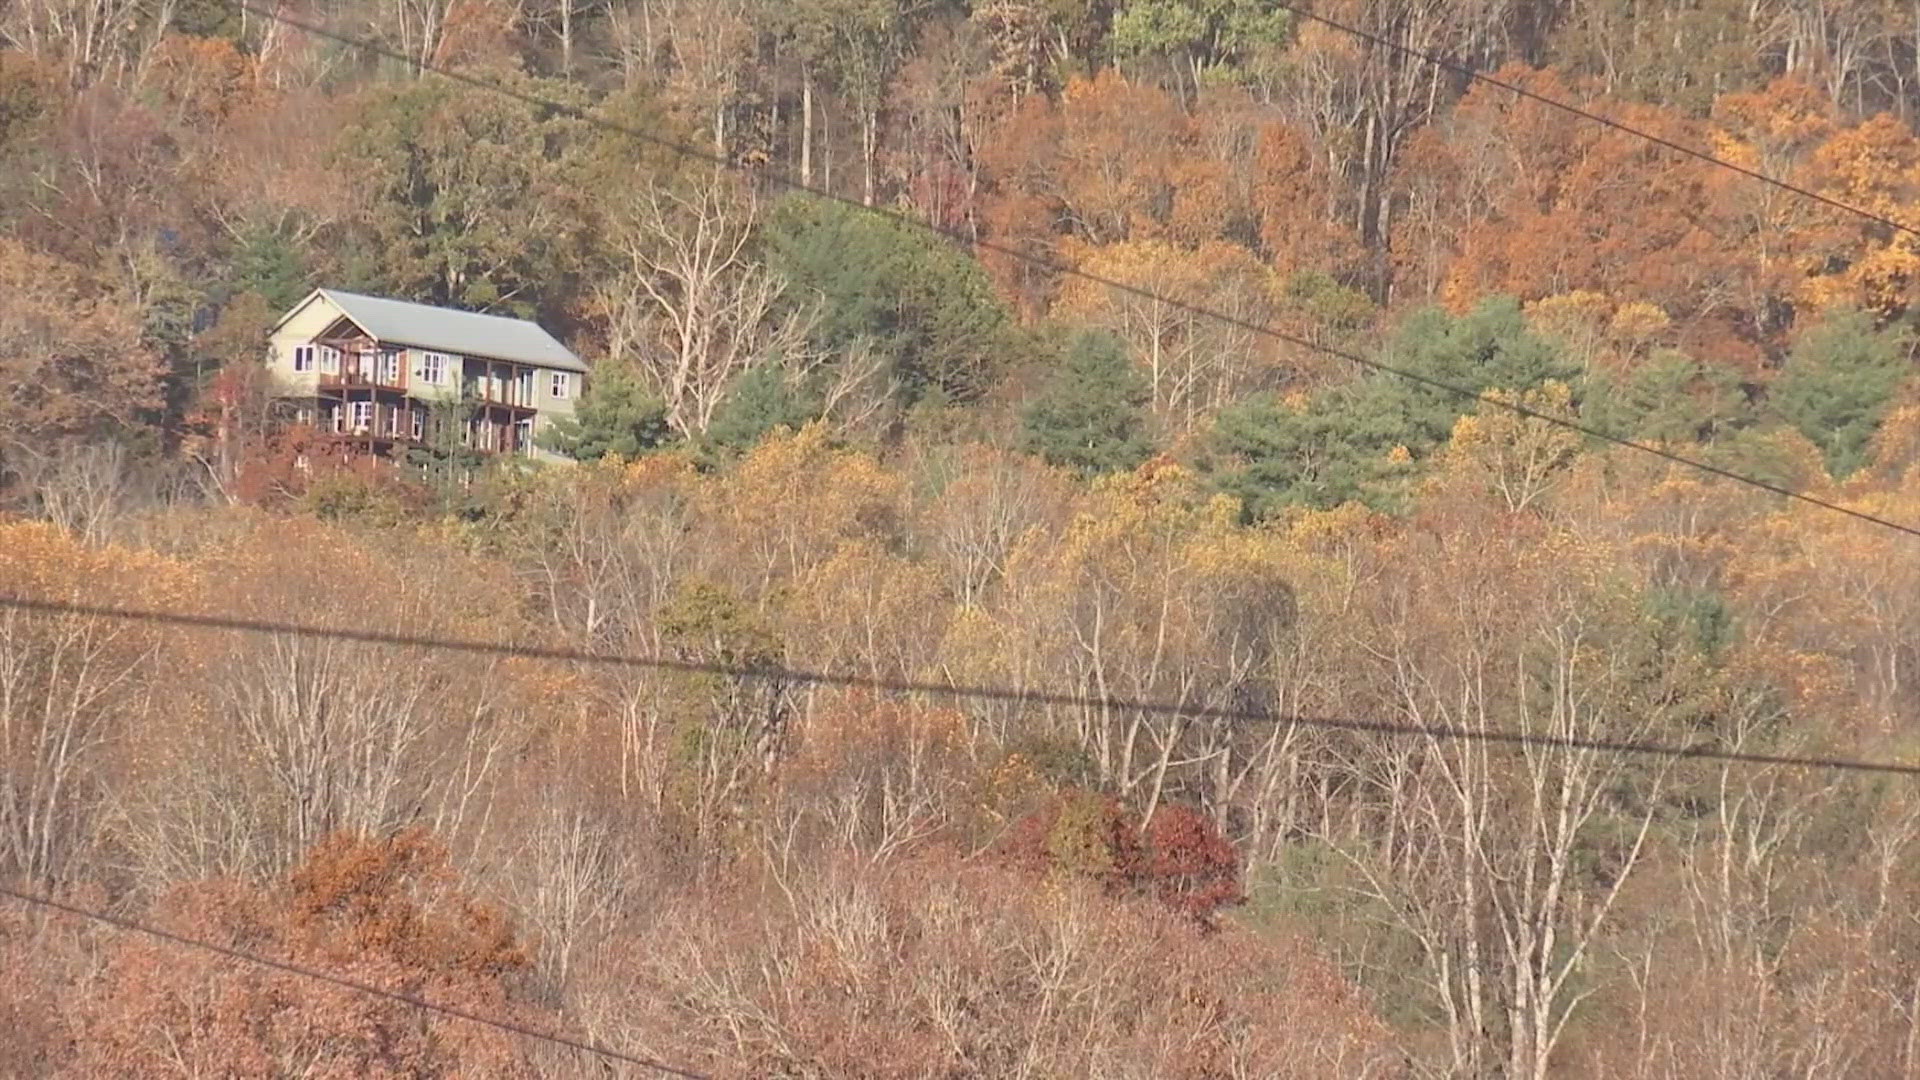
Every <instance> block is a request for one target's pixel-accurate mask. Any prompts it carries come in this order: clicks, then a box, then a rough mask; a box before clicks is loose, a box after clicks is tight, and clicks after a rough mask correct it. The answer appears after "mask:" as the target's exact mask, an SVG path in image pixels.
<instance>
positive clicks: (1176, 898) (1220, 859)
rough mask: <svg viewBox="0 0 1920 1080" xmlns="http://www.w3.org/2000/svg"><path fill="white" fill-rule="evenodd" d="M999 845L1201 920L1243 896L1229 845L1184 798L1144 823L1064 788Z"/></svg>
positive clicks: (1031, 863) (1032, 867) (1026, 861)
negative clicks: (1141, 824)
mask: <svg viewBox="0 0 1920 1080" xmlns="http://www.w3.org/2000/svg"><path fill="white" fill-rule="evenodd" d="M1000 850H1001V854H1002V855H1003V857H1005V858H1007V859H1008V860H1009V861H1010V862H1012V863H1013V864H1014V865H1016V866H1020V867H1023V868H1025V869H1027V870H1029V871H1031V872H1034V873H1039V874H1053V873H1066V874H1070V875H1073V876H1075V877H1081V878H1086V879H1089V880H1092V881H1095V882H1098V883H1099V884H1100V885H1101V887H1102V888H1103V889H1105V890H1106V892H1107V893H1108V895H1111V896H1116V897H1118V896H1151V897H1153V898H1154V899H1156V900H1158V901H1160V902H1161V903H1163V904H1165V905H1167V906H1168V907H1170V908H1173V909H1174V910H1176V911H1179V912H1182V913H1184V914H1186V915H1189V916H1192V917H1193V918H1194V919H1196V920H1198V921H1199V922H1200V923H1201V924H1202V925H1208V926H1210V925H1212V919H1213V916H1214V914H1215V913H1217V912H1218V911H1219V910H1220V909H1221V908H1223V907H1226V906H1228V905H1231V904H1237V903H1239V902H1240V901H1241V900H1243V899H1245V896H1244V894H1243V893H1242V892H1241V888H1240V857H1239V855H1238V854H1237V853H1236V852H1235V851H1234V850H1233V845H1232V844H1230V843H1228V842H1227V840H1226V838H1225V837H1223V836H1221V835H1220V831H1219V829H1218V828H1217V827H1215V825H1214V823H1213V821H1212V820H1211V819H1210V818H1208V817H1207V816H1206V815H1205V814H1202V813H1200V812H1199V811H1198V810H1195V809H1193V808H1192V807H1188V806H1163V807H1161V808H1159V809H1158V810H1156V811H1155V812H1154V815H1153V817H1152V819H1150V820H1149V821H1148V822H1147V823H1146V827H1145V828H1144V829H1143V828H1141V827H1140V826H1138V825H1136V824H1135V823H1134V821H1133V818H1132V815H1130V814H1129V813H1128V812H1127V810H1126V808H1125V807H1124V806H1122V805H1121V804H1120V801H1119V800H1118V799H1115V798H1113V797H1112V796H1109V795H1102V794H1099V793H1098V792H1092V791H1086V790H1084V789H1077V788H1069V789H1067V790H1064V791H1062V792H1060V793H1059V794H1057V795H1055V796H1054V797H1053V798H1052V799H1050V800H1049V801H1048V802H1046V803H1045V804H1044V805H1042V806H1041V807H1039V808H1038V809H1036V810H1034V811H1033V812H1031V813H1029V814H1027V815H1026V816H1025V817H1023V818H1021V819H1020V820H1019V821H1017V822H1016V823H1015V824H1014V826H1013V828H1012V829H1011V830H1010V831H1009V833H1008V835H1007V838H1006V840H1005V841H1003V842H1002V844H1001V848H1000Z"/></svg>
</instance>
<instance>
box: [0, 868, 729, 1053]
mask: <svg viewBox="0 0 1920 1080" xmlns="http://www.w3.org/2000/svg"><path fill="white" fill-rule="evenodd" d="M0 896H4V897H7V898H10V899H13V900H17V901H19V902H20V903H23V904H26V905H28V906H30V907H39V908H45V909H47V910H50V911H57V912H61V913H62V914H66V915H75V916H78V917H80V918H82V919H89V920H92V921H94V922H98V923H103V924H105V925H107V926H111V927H114V928H116V929H118V930H122V931H125V932H127V933H130V934H144V935H146V936H148V937H151V938H157V939H159V940H161V941H165V942H168V943H169V944H173V945H183V946H185V947H187V948H190V949H200V950H202V951H205V952H210V953H216V954H218V955H220V956H225V957H227V958H229V959H233V960H239V961H241V962H243V963H248V964H254V965H257V966H259V967H265V968H272V969H273V970H275V971H281V972H285V973H286V974H288V975H296V976H298V977H300V978H303V979H313V980H316V981H318V982H324V983H330V984H332V985H334V986H337V987H340V988H342V989H345V990H352V991H354V992H356V993H360V994H365V995H367V996H368V997H376V998H384V999H385V1000H387V1001H392V1002H396V1003H398V1004H401V1005H411V1006H413V1007H414V1008H416V1009H424V1010H426V1011H427V1012H433V1013H439V1014H441V1015H442V1016H449V1017H452V1018H454V1019H456V1020H465V1021H467V1022H468V1023H472V1024H479V1025H481V1026H483V1027H490V1028H495V1029H497V1030H500V1031H505V1032H508V1033H510V1034H514V1035H520V1036H523V1037H525V1038H529V1039H537V1040H539V1041H541V1042H546V1043H552V1044H553V1045H555V1046H564V1047H566V1048H568V1049H570V1050H577V1051H580V1052H581V1053H585V1054H592V1055H595V1056H596V1057H601V1058H605V1059H607V1060H609V1061H619V1062H623V1063H625V1064H628V1065H638V1066H639V1067H641V1068H643V1069H651V1070H653V1071H654V1072H656V1073H659V1074H661V1075H663V1076H677V1077H682V1078H684V1080H707V1077H706V1076H705V1074H703V1073H696V1072H688V1071H687V1070H685V1069H680V1068H676V1067H674V1066H672V1065H668V1064H667V1063H665V1062H662V1061H655V1060H653V1059H652V1058H647V1057H641V1056H640V1055H638V1054H629V1053H626V1052H625V1051H621V1050H615V1049H613V1048H612V1047H608V1046H601V1045H599V1044H597V1043H590V1042H583V1041H581V1040H579V1039H570V1038H567V1037H566V1036H564V1035H555V1034H553V1033H552V1032H547V1031H541V1030H539V1029H538V1028H532V1027H528V1026H526V1025H525V1024H516V1023H513V1022H512V1021H509V1020H496V1019H494V1018H492V1017H488V1016H482V1015H480V1014H479V1013H474V1012H469V1011H467V1010H465V1009H456V1008H454V1007H452V1006H450V1005H437V1004H435V1003H433V1002H431V1001H428V1000H426V999H425V998H421V997H417V996H415V995H413V994H402V993H397V992H395V991H392V990H383V989H381V988H380V987H378V986H374V985H372V984H369V983H364V982H361V981H359V980H357V979H349V978H346V977H345V976H342V975H334V974H330V973H328V972H325V971H320V970H317V969H315V968H310V967H304V966H302V965H300V964H290V963H287V962H286V961H284V960H274V959H272V958H270V957H265V956H260V955H258V954H255V953H250V952H243V951H241V950H239V949H234V948H229V947H228V946H225V945H216V944H214V943H213V942H211V941H205V940H202V939H200V938H194V937H188V936H187V935H185V934H176V933H174V932H173V931H171V930H162V929H160V928H159V927H157V926H149V925H147V924H145V923H140V922H135V921H134V920H132V919H126V918H122V917H120V916H118V915H110V914H108V913H106V912H104V911H95V910H93V909H91V908H83V907H79V906H78V905H75V904H69V903H65V902H63V901H60V900H55V899H53V898H52V897H50V896H42V895H40V894H37V893H28V892H21V891H19V890H18V889H12V888H8V887H7V886H5V885H0Z"/></svg>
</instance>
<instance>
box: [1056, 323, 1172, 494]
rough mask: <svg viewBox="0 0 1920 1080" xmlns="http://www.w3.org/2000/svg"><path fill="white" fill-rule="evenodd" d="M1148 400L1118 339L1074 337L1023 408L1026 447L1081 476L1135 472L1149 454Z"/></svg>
mask: <svg viewBox="0 0 1920 1080" xmlns="http://www.w3.org/2000/svg"><path fill="white" fill-rule="evenodd" d="M1150 396H1151V391H1150V390H1149V389H1148V387H1147V383H1146V380H1145V379H1143V378H1141V377H1140V374H1139V372H1137V371H1135V370H1134V368H1133V362H1132V361H1131V360H1130V359H1129V358H1128V357H1127V350H1126V346H1125V345H1124V344H1122V343H1121V341H1120V339H1119V338H1117V337H1114V336H1113V335H1112V334H1108V333H1104V332H1092V331H1089V332H1083V333H1080V334H1077V335H1075V337H1074V339H1073V341H1072V342H1071V343H1070V344H1069V345H1068V347H1067V350H1066V355H1065V357H1064V358H1063V359H1062V361H1061V363H1060V366H1059V367H1058V368H1056V369H1055V370H1054V372H1053V375H1052V377H1051V378H1050V379H1049V380H1048V382H1047V384H1046V386H1045V387H1044V388H1042V389H1041V391H1040V393H1039V395H1038V396H1037V397H1035V398H1034V400H1033V402H1032V403H1031V404H1030V405H1028V406H1027V411H1026V415H1025V417H1024V420H1025V428H1026V449H1027V450H1028V452H1029V453H1034V454H1038V455H1040V456H1041V457H1043V458H1045V459H1046V460H1047V461H1048V462H1049V463H1051V464H1054V465H1060V466H1064V467H1066V468H1069V469H1072V470H1074V471H1075V472H1077V473H1079V474H1080V475H1082V476H1095V475H1098V474H1100V473H1110V472H1123V471H1125V470H1127V469H1131V468H1134V467H1135V466H1137V465H1139V464H1140V463H1141V462H1143V461H1145V460H1147V458H1148V457H1149V456H1150V455H1152V453H1153V442H1152V440H1151V439H1149V438H1148V436H1147V403H1148V401H1149V399H1150Z"/></svg>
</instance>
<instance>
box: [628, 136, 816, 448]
mask: <svg viewBox="0 0 1920 1080" xmlns="http://www.w3.org/2000/svg"><path fill="white" fill-rule="evenodd" d="M623 210H624V213H623V214H622V215H621V224H620V225H619V226H618V227H617V231H616V235H615V236H614V237H613V238H612V242H613V246H614V248H615V250H616V251H617V252H618V253H619V257H620V260H621V264H622V265H621V268H620V273H618V274H617V275H616V276H615V277H614V278H613V279H612V280H611V281H610V282H609V283H608V284H607V285H606V286H605V287H604V288H603V290H602V292H601V297H600V303H601V308H602V310H603V311H604V312H605V313H606V315H607V319H608V323H609V337H610V340H611V343H612V345H613V348H614V350H615V351H616V353H618V352H623V351H626V350H631V351H632V353H633V355H634V356H635V359H636V361H637V365H638V368H639V370H640V371H641V372H642V373H643V375H644V376H645V377H646V378H647V380H648V382H649V387H650V389H652V390H653V391H654V392H655V393H656V394H658V395H659V396H660V399H661V400H662V401H663V402H664V403H665V404H666V407H667V420H668V422H669V423H671V424H672V425H673V426H674V428H676V429H677V430H679V431H681V432H683V433H686V434H690V435H697V434H699V433H701V432H703V431H705V430H706V428H707V425H708V424H709V423H710V422H711V421H712V419H713V413H714V410H715V409H716V408H718V407H719V404H720V401H721V399H722V397H723V396H724V393H725V390H726V387H727V384H728V382H729V381H731V380H732V379H733V377H734V376H736V375H738V374H740V373H741V372H742V371H745V370H746V369H747V368H748V367H750V366H752V365H753V364H754V363H756V362H758V361H760V360H762V359H765V358H768V357H789V356H797V355H798V354H800V353H801V352H802V351H803V350H804V348H805V341H806V330H807V324H806V321H805V316H804V314H802V313H801V312H800V311H799V310H797V309H792V310H788V311H785V312H783V311H781V310H780V308H781V304H780V300H781V296H782V293H783V291H784V285H783V283H782V282H781V281H780V279H779V278H778V277H776V276H775V275H774V274H772V273H771V272H770V271H768V270H767V269H766V268H765V267H764V266H762V265H760V264H759V263H758V262H757V261H756V260H755V259H754V256H753V253H752V251H751V242H752V238H753V227H754V223H755V221H756V219H757V216H758V208H757V205H756V203H755V201H754V199H753V197H752V195H751V194H750V193H745V192H741V191H739V190H738V189H737V188H735V187H734V186H733V185H732V184H730V183H728V182H727V180H726V178H725V177H724V176H723V175H722V174H720V173H717V172H715V173H711V174H708V175H706V176H704V177H701V178H697V179H695V180H694V181H693V182H692V184H691V186H690V188H689V189H685V190H683V189H677V188H673V187H667V186H648V187H645V188H644V189H642V190H640V191H638V192H637V193H635V194H634V195H632V196H630V197H629V198H628V200H627V204H626V206H625V207H624V208H623Z"/></svg>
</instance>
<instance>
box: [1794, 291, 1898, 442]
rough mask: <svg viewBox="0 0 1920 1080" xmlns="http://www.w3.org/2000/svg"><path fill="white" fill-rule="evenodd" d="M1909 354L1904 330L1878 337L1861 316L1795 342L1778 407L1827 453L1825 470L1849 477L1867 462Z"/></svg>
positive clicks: (1825, 323) (1834, 321)
mask: <svg viewBox="0 0 1920 1080" xmlns="http://www.w3.org/2000/svg"><path fill="white" fill-rule="evenodd" d="M1911 352H1912V340H1911V338H1910V337H1909V336H1908V335H1907V333H1906V332H1905V331H1900V330H1892V329H1888V330H1875V329H1874V327H1873V319H1872V318H1871V317H1870V316H1868V315H1866V314H1864V313H1862V312H1858V311H1846V312H1837V313H1835V314H1832V315H1829V316H1828V317H1827V318H1826V319H1824V320H1822V321H1821V322H1820V323H1818V324H1816V325H1815V326H1813V327H1811V328H1809V329H1808V330H1807V331H1806V333H1804V334H1802V335H1801V336H1800V340H1799V341H1797V342H1795V343H1794V346H1793V352H1792V354H1791V355H1790V356H1789V357H1788V360H1787V366H1786V370H1785V371H1783V372H1781V375H1780V379H1779V381H1777V382H1775V383H1774V385H1773V392H1772V394H1771V398H1772V402H1773V406H1774V408H1775V409H1777V410H1779V412H1780V415H1781V416H1783V417H1785V418H1786V420H1787V422H1788V423H1790V424H1792V425H1793V426H1794V427H1796V428H1799V429H1800V433H1801V434H1802V435H1805V436H1806V437H1807V438H1808V439H1811V440H1812V441H1813V442H1814V443H1815V444H1816V445H1818V446H1819V447H1820V449H1821V450H1822V451H1823V452H1824V453H1825V454H1826V460H1827V471H1828V472H1829V473H1831V474H1832V475H1833V476H1834V477H1836V478H1844V477H1846V476H1849V475H1851V474H1852V473H1853V471H1854V470H1855V469H1858V468H1859V467H1860V466H1861V465H1862V464H1863V463H1864V462H1865V461H1866V457H1867V446H1868V444H1869V443H1870V442H1872V440H1873V433H1874V432H1876V431H1878V430H1879V429H1880V421H1881V419H1882V418H1884V417H1885V416H1886V413H1887V408H1888V406H1889V405H1890V404H1891V403H1892V401H1893V396H1894V392H1895V391H1897V390H1898V389H1899V388H1900V382H1901V380H1902V379H1904V378H1905V377H1906V375H1907V371H1908V367H1909V365H1908V356H1909V354H1910V353H1911Z"/></svg>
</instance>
